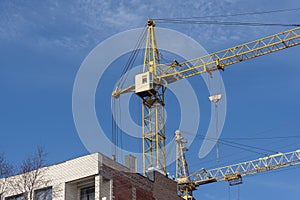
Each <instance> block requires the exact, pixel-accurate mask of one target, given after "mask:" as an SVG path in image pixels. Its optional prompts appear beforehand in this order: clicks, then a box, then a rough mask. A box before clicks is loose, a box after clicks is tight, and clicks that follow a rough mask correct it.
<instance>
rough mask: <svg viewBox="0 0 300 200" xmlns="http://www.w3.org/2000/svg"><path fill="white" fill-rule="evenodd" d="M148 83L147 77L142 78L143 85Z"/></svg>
mask: <svg viewBox="0 0 300 200" xmlns="http://www.w3.org/2000/svg"><path fill="white" fill-rule="evenodd" d="M145 83H147V75H145V76H142V84H145Z"/></svg>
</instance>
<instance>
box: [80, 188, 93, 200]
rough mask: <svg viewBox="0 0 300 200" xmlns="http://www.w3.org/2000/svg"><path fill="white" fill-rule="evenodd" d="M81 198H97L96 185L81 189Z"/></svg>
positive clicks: (87, 199)
mask: <svg viewBox="0 0 300 200" xmlns="http://www.w3.org/2000/svg"><path fill="white" fill-rule="evenodd" d="M80 200H95V187H94V186H91V187H86V188H82V189H81V190H80Z"/></svg>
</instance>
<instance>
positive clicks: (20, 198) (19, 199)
mask: <svg viewBox="0 0 300 200" xmlns="http://www.w3.org/2000/svg"><path fill="white" fill-rule="evenodd" d="M5 200H25V198H24V195H23V194H18V195H15V196H11V197H6V198H5Z"/></svg>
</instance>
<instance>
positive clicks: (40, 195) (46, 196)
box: [34, 187, 52, 200]
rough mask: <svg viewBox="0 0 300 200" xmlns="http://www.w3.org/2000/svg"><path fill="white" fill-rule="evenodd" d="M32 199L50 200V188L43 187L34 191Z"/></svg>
mask: <svg viewBox="0 0 300 200" xmlns="http://www.w3.org/2000/svg"><path fill="white" fill-rule="evenodd" d="M34 200H52V188H51V187H49V188H44V189H40V190H36V191H34Z"/></svg>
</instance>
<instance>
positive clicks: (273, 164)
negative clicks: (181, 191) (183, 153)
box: [190, 150, 300, 186]
mask: <svg viewBox="0 0 300 200" xmlns="http://www.w3.org/2000/svg"><path fill="white" fill-rule="evenodd" d="M298 164H300V150H296V151H292V152H288V153H277V154H274V155H270V156H267V157H263V158H259V159H256V160H251V161H246V162H242V163H238V164H234V165H229V166H225V167H220V168H216V169H211V170H205V169H201V170H199V171H197V172H195V173H193V174H191V175H190V178H191V180H192V182H194V184H195V185H197V186H198V185H203V184H207V183H212V182H219V181H228V182H229V183H231V182H234V181H238V180H239V179H241V177H243V176H249V175H253V174H257V173H261V172H265V171H270V170H275V169H279V168H283V167H288V166H293V165H298Z"/></svg>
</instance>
